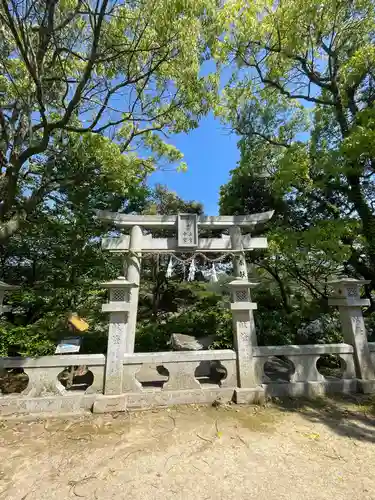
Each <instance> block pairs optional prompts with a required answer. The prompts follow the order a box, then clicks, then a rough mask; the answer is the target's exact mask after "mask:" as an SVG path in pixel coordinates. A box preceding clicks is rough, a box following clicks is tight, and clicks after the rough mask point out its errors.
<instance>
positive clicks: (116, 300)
mask: <svg viewBox="0 0 375 500" xmlns="http://www.w3.org/2000/svg"><path fill="white" fill-rule="evenodd" d="M103 286H104V287H105V288H108V289H109V302H108V303H107V304H103V306H102V311H103V312H107V313H109V330H108V347H107V357H106V366H105V383H104V394H122V392H123V388H122V386H123V371H124V369H123V364H124V355H125V352H126V335H127V326H128V317H129V313H130V310H131V308H132V307H133V304H132V303H130V292H131V290H132V289H134V288H136V287H137V286H138V285H136V284H135V283H130V282H129V281H127V280H126V279H125V278H124V277H123V276H120V277H118V278H117V279H116V280H113V281H107V282H106V283H103Z"/></svg>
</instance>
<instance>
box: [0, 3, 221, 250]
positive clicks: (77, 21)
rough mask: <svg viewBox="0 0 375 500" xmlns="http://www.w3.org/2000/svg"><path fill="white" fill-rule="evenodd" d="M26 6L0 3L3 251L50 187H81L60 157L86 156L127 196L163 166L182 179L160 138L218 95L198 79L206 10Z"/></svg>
mask: <svg viewBox="0 0 375 500" xmlns="http://www.w3.org/2000/svg"><path fill="white" fill-rule="evenodd" d="M29 7H30V6H29V3H28V2H27V1H26V0H21V1H20V2H18V3H14V4H12V3H11V4H8V3H6V2H5V3H4V2H3V3H2V4H1V5H0V73H1V76H0V167H1V173H2V174H4V175H2V176H1V180H0V201H1V204H0V241H2V242H5V241H6V240H7V239H8V238H9V237H11V235H13V234H14V233H16V232H18V231H19V230H20V229H21V228H22V227H23V226H24V224H25V222H26V221H27V222H31V221H32V219H33V217H34V215H35V211H36V210H37V208H38V207H40V206H41V205H43V204H44V203H50V198H51V197H53V195H54V193H55V190H56V189H59V188H60V187H65V186H66V185H67V184H71V183H78V182H90V180H91V179H92V177H91V175H92V174H91V173H90V172H89V171H88V170H90V169H85V170H84V171H82V170H81V169H80V167H79V164H78V165H77V164H76V165H75V168H74V169H73V168H70V169H69V168H65V158H66V155H67V150H69V149H72V148H73V149H74V151H75V154H76V155H77V157H79V158H80V159H81V160H82V161H83V162H85V163H86V165H88V159H89V158H95V163H96V164H100V171H99V172H96V173H95V175H99V176H104V177H105V178H106V179H107V180H108V181H110V183H111V184H112V186H113V187H114V189H115V190H116V191H121V192H122V193H123V194H124V195H126V196H128V194H129V193H128V190H129V187H132V186H134V185H135V184H137V183H138V182H139V180H142V179H144V177H145V175H147V174H148V173H149V172H150V171H152V170H154V169H155V168H156V167H160V166H162V165H163V164H165V163H168V164H172V165H173V166H176V167H177V168H178V169H179V170H185V169H186V163H185V162H184V161H183V155H182V153H181V152H180V151H178V150H177V149H176V148H175V147H174V146H173V145H171V144H169V143H168V141H167V140H165V138H166V137H168V134H172V133H177V132H188V131H189V130H190V129H192V128H195V127H196V126H197V124H198V121H199V119H200V118H201V117H202V116H204V115H205V114H206V113H207V112H208V111H209V110H210V109H211V108H212V107H213V105H214V103H215V102H216V98H217V89H218V85H219V76H218V75H216V74H215V73H214V74H205V75H202V74H201V71H200V70H201V64H202V62H203V61H204V60H205V59H206V58H208V57H209V54H210V52H209V48H208V45H207V43H208V40H209V39H211V38H212V29H213V25H214V18H215V12H216V7H217V5H216V1H215V0H213V1H207V0H204V1H203V0H194V1H190V2H181V1H180V0H167V1H166V0H156V1H154V0H152V1H151V0H140V1H137V2H132V1H131V2H121V3H118V4H113V2H109V0H100V1H98V2H96V3H90V2H88V3H86V4H85V6H84V9H82V1H81V0H73V1H70V0H69V1H60V2H47V3H46V2H44V3H43V2H37V3H35V4H33V6H32V8H29ZM139 151H141V153H139ZM68 155H69V156H70V155H71V151H70V152H69V151H68ZM73 166H74V165H73V163H72V162H70V167H73Z"/></svg>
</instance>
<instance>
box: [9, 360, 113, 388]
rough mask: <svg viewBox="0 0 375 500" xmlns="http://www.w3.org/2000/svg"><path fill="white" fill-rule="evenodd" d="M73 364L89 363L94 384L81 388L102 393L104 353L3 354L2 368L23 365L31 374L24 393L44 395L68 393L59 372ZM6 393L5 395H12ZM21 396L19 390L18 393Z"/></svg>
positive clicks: (28, 373) (84, 364)
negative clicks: (14, 355) (13, 355)
mask: <svg viewBox="0 0 375 500" xmlns="http://www.w3.org/2000/svg"><path fill="white" fill-rule="evenodd" d="M71 366H87V368H88V370H89V371H90V372H91V373H92V376H93V377H92V378H93V380H92V384H90V386H89V387H87V389H85V390H84V391H81V392H85V393H86V394H95V393H102V392H103V388H104V366H105V356H104V355H103V354H87V355H86V354H71V355H61V356H41V357H39V358H16V357H14V358H0V370H2V372H3V373H4V370H9V369H12V368H13V369H14V368H16V369H22V370H23V371H24V372H25V374H26V375H27V377H28V379H29V380H28V384H27V386H26V387H25V389H24V390H23V391H22V392H21V394H22V395H23V396H29V397H41V396H51V395H66V394H68V393H69V392H68V391H67V390H66V388H65V387H64V386H63V385H62V384H61V382H60V381H59V378H58V377H59V374H60V373H61V372H62V371H63V370H64V369H65V368H66V367H71ZM10 396H12V395H11V394H10V395H7V396H5V395H3V396H2V397H10ZM17 396H19V394H17Z"/></svg>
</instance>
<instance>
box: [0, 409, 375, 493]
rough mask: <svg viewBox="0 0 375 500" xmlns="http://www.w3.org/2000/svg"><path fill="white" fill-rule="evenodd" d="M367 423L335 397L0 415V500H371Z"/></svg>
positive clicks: (374, 437) (373, 482)
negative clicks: (291, 403) (311, 401)
mask: <svg viewBox="0 0 375 500" xmlns="http://www.w3.org/2000/svg"><path fill="white" fill-rule="evenodd" d="M359 410H361V409H359ZM374 425H375V420H373V418H372V417H368V416H367V415H366V414H365V413H364V412H363V411H358V408H356V409H355V411H352V408H350V411H348V409H347V408H343V406H342V404H341V403H340V404H339V405H337V403H335V402H331V403H329V404H328V406H325V407H324V408H322V407H321V406H320V405H314V406H307V407H304V408H301V407H300V408H298V410H297V411H292V410H290V408H288V409H286V408H281V407H278V408H275V407H267V408H262V409H257V408H238V407H236V406H231V407H228V408H226V407H224V408H223V407H220V408H218V409H215V408H205V407H200V408H199V407H195V406H189V407H180V408H171V409H170V410H166V409H164V410H158V411H156V412H151V411H150V412H141V413H130V414H118V415H113V416H112V415H104V416H95V415H85V416H81V417H74V418H72V417H70V418H66V419H52V418H49V419H47V420H44V421H41V420H39V421H26V422H25V421H23V422H19V421H14V420H12V421H3V422H0V426H1V429H0V445H1V447H0V454H1V466H0V492H1V493H0V498H1V499H12V500H13V499H14V500H47V499H48V500H52V499H59V500H62V499H77V498H86V499H93V500H94V499H100V500H101V499H103V500H107V499H112V498H118V499H125V498H132V499H134V500H138V499H152V500H159V499H160V500H167V499H172V498H174V499H175V498H177V499H180V498H181V499H194V500H200V499H202V500H208V499H213V500H214V499H215V500H218V499H223V500H224V499H225V500H229V499H252V498H254V499H255V498H256V499H258V500H276V499H277V500H282V499H288V500H310V499H311V500H321V499H330V500H331V499H332V498H333V499H334V500H341V499H342V500H348V499H350V500H357V499H358V500H370V499H371V500H374V499H375V474H374V464H375V446H374V441H375V426H374Z"/></svg>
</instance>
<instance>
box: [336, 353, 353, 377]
mask: <svg viewBox="0 0 375 500" xmlns="http://www.w3.org/2000/svg"><path fill="white" fill-rule="evenodd" d="M339 356H340V358H341V359H342V360H343V362H344V367H343V372H342V378H343V379H352V378H356V373H355V363H354V356H353V354H340V355H339Z"/></svg>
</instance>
